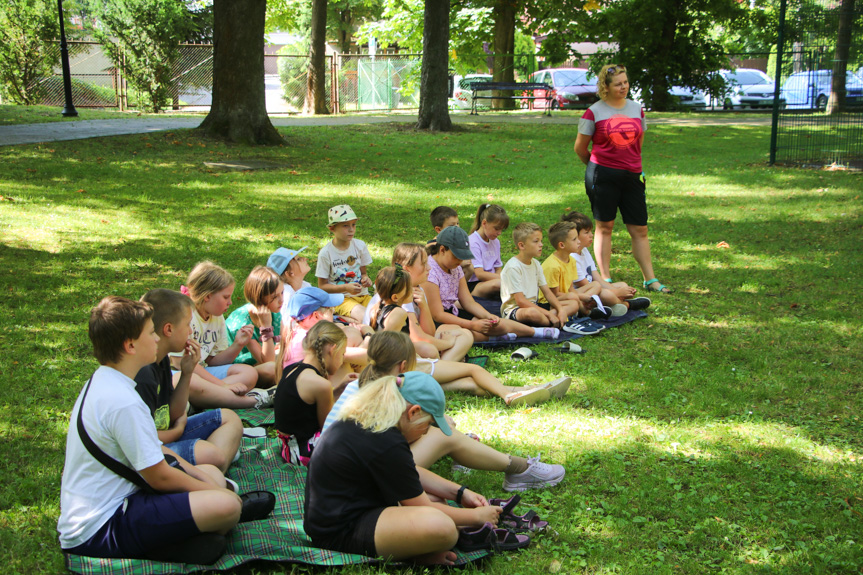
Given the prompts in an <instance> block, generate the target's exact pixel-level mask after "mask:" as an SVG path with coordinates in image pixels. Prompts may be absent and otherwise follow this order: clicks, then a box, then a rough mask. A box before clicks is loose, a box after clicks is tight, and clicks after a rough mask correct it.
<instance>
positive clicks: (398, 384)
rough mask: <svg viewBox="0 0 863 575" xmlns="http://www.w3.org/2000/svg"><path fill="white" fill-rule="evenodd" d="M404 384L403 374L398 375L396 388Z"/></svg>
mask: <svg viewBox="0 0 863 575" xmlns="http://www.w3.org/2000/svg"><path fill="white" fill-rule="evenodd" d="M404 382H405V374H403V373H400V374H398V375H397V376H396V387H399V388H400V387H401V386H402V384H403V383H404Z"/></svg>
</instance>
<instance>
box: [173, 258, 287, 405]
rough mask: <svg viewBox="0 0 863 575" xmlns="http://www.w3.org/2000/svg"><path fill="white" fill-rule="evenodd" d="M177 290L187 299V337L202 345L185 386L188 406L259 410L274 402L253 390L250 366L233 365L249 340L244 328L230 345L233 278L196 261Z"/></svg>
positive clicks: (254, 375)
mask: <svg viewBox="0 0 863 575" xmlns="http://www.w3.org/2000/svg"><path fill="white" fill-rule="evenodd" d="M186 284H187V285H185V286H182V287H181V289H180V291H181V292H183V293H184V294H186V295H188V296H189V297H190V298H191V300H192V303H194V305H195V307H194V309H193V310H192V321H191V323H190V325H191V329H192V338H193V339H194V340H195V341H197V342H198V345H200V346H201V362H200V364H199V365H197V366H196V367H195V373H194V374H193V375H192V381H191V384H190V387H189V402H190V403H191V404H192V405H193V406H194V407H196V408H198V409H209V408H213V407H228V408H231V409H242V408H250V407H254V408H262V407H270V406H271V405H272V404H273V396H272V393H270V392H269V391H264V390H258V389H254V387H255V385H256V384H257V382H258V372H257V371H256V370H255V368H254V367H252V366H251V365H245V364H240V363H233V361H234V359H236V357H237V355H239V353H240V351H241V350H242V349H243V348H244V347H245V346H246V343H248V341H249V339H251V337H252V333H253V329H252V327H251V326H244V327H243V328H241V329H240V330H238V332H237V333H236V335H235V337H234V340H233V343H230V342H229V338H228V328H227V326H226V325H225V317H224V313H225V312H226V311H228V308H229V307H231V296H232V295H233V293H234V286H235V282H234V277H233V276H232V275H231V274H230V273H228V271H227V270H225V269H223V268H222V267H220V266H218V265H216V264H214V263H213V262H211V261H203V262H200V263H198V264H197V265H196V266H195V267H194V268H192V271H191V272H190V273H189V277H188V279H187V280H186Z"/></svg>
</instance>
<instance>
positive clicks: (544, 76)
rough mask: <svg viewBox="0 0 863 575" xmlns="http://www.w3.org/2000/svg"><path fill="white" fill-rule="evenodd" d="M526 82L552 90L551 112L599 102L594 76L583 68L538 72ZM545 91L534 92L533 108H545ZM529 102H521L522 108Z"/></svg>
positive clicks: (553, 69)
mask: <svg viewBox="0 0 863 575" xmlns="http://www.w3.org/2000/svg"><path fill="white" fill-rule="evenodd" d="M528 82H540V83H544V84H548V85H549V86H551V87H552V88H553V91H552V99H551V108H552V110H554V109H557V108H561V109H571V108H589V107H590V105H591V104H593V103H594V102H597V101H598V100H599V96H598V95H597V93H596V76H594V75H593V73H592V72H591V71H590V70H587V69H585V68H552V69H549V70H540V71H539V72H534V73H533V74H531V75H530V78H529V79H528ZM545 93H546V91H545V90H534V91H533V96H534V97H535V98H537V99H536V100H533V106H534V108H545V103H546V101H545V100H544V99H543V97H544V96H545ZM529 103H530V100H523V101H522V106H525V107H526V106H527V105H528V104H529Z"/></svg>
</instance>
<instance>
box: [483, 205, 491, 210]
mask: <svg viewBox="0 0 863 575" xmlns="http://www.w3.org/2000/svg"><path fill="white" fill-rule="evenodd" d="M490 207H491V204H485V205H484V206H483V207H482V209H484V210H487V209H489V208H490Z"/></svg>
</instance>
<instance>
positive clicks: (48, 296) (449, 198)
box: [0, 118, 863, 575]
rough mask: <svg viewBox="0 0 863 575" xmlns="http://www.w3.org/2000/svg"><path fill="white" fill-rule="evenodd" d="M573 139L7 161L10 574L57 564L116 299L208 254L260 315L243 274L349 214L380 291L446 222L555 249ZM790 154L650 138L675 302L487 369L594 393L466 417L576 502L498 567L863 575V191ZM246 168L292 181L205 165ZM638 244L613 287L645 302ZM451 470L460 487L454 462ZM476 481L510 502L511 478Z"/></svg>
mask: <svg viewBox="0 0 863 575" xmlns="http://www.w3.org/2000/svg"><path fill="white" fill-rule="evenodd" d="M481 119H482V118H480V121H481ZM0 121H2V120H0ZM575 130H576V128H575V126H572V125H570V126H563V127H561V126H554V125H544V126H533V125H529V124H494V125H485V124H472V125H466V126H459V129H458V131H455V132H452V133H449V134H427V133H417V132H415V131H413V130H412V129H410V128H409V127H408V126H406V125H400V124H391V125H390V124H388V125H366V126H348V127H337V128H326V127H317V128H291V129H282V130H281V131H282V133H283V134H284V135H285V137H286V138H287V140H288V141H289V143H290V145H289V146H285V147H281V148H272V149H257V148H245V147H231V146H226V145H223V144H220V143H214V142H210V141H202V140H199V139H197V138H196V137H195V136H194V135H193V133H191V132H186V131H181V132H175V133H168V134H154V135H148V136H125V137H115V138H105V139H92V140H85V141H73V142H58V143H52V144H48V145H41V146H37V145H31V146H20V147H4V148H0V238H2V242H0V270H2V277H3V278H4V280H3V284H2V290H0V303H2V310H3V313H2V315H0V346H2V349H3V358H2V360H0V375H2V381H3V385H2V387H0V462H2V467H0V470H2V472H0V473H2V476H0V477H2V481H0V564H2V565H3V570H4V572H10V573H12V572H17V573H55V572H58V571H61V570H62V568H63V563H62V557H61V554H60V551H59V547H58V544H57V536H56V531H55V525H56V521H57V516H58V513H59V489H60V475H61V472H62V467H63V457H64V446H65V433H66V429H67V426H68V420H69V413H70V410H71V408H72V405H73V403H74V400H75V397H76V396H77V394H78V392H79V390H80V389H81V387H82V385H83V383H84V382H85V381H86V378H87V377H88V376H89V375H90V373H91V372H92V371H93V369H94V368H95V367H96V362H95V360H94V359H93V358H92V357H91V355H90V344H89V341H88V338H87V334H86V321H87V314H88V311H89V309H90V308H91V307H92V306H93V305H94V304H95V303H96V302H97V301H98V300H99V299H100V298H101V297H103V296H105V295H108V294H118V295H123V296H127V297H131V298H138V297H139V296H140V295H141V294H142V293H143V292H145V291H146V290H147V289H150V288H153V287H170V288H174V289H177V288H178V287H179V285H180V283H181V282H183V281H184V279H185V276H186V274H187V273H188V271H189V270H190V269H191V267H192V266H193V265H194V264H195V263H196V262H197V261H199V260H201V259H205V258H209V259H212V260H214V261H216V262H218V263H220V264H222V265H223V266H225V267H226V268H228V269H229V270H230V271H231V272H233V273H234V274H235V276H236V277H237V278H238V280H239V283H238V285H237V288H236V291H235V299H234V301H235V305H239V303H240V302H241V301H242V279H243V278H244V277H245V276H246V275H247V274H248V272H249V271H250V270H251V268H252V267H253V266H254V265H256V264H261V263H264V262H265V261H266V258H267V256H268V254H270V253H271V252H272V251H273V250H274V249H275V248H276V247H278V246H280V245H284V246H288V247H293V248H298V247H300V246H304V245H308V246H310V250H309V251H310V255H312V256H313V255H314V253H315V252H316V251H317V250H318V249H319V248H320V247H321V246H322V245H323V244H324V243H325V242H326V241H327V239H328V233H327V229H326V227H325V223H326V210H327V208H328V207H330V206H332V205H334V204H337V203H344V202H347V203H350V204H351V206H352V207H353V208H354V210H355V211H356V212H357V213H358V215H359V217H360V221H359V226H358V232H357V236H358V237H359V238H360V239H363V240H365V241H366V242H368V244H369V247H370V250H371V252H372V255H373V257H374V259H375V261H374V264H373V266H372V275H374V272H375V271H376V270H377V269H378V268H380V267H382V266H384V265H385V264H386V263H387V262H388V260H389V256H390V251H391V249H392V247H393V246H394V245H395V244H396V243H397V242H399V241H404V240H413V241H423V240H426V239H428V238H429V237H431V236H432V231H431V229H430V225H429V221H428V213H429V211H430V210H431V208H433V207H434V206H436V205H439V204H448V205H451V206H453V207H455V208H456V209H457V210H459V212H460V214H461V223H462V226H463V227H465V228H467V227H468V226H469V220H470V218H471V213H472V212H473V211H474V210H475V209H476V207H477V205H478V204H479V203H480V202H485V201H494V202H497V203H500V204H502V205H504V206H505V207H506V208H507V210H508V212H509V214H510V217H511V219H512V221H513V223H518V222H520V221H526V220H530V221H535V222H537V223H539V224H541V225H542V226H543V227H544V228H547V227H548V226H549V225H550V224H551V223H553V222H554V221H555V220H556V219H557V218H558V217H559V215H560V214H561V213H562V212H563V211H564V210H566V209H570V208H571V209H574V210H581V211H586V210H587V208H588V205H587V200H586V197H585V194H584V188H583V184H582V181H583V174H584V168H583V166H582V165H581V164H580V163H579V162H578V161H577V160H576V158H575V155H574V153H573V151H572V145H573V140H574V137H575ZM768 138H769V128H768V127H745V126H724V127H721V128H719V127H715V126H714V127H710V126H706V127H704V126H703V127H698V126H675V125H668V124H665V125H657V126H654V127H652V128H651V129H650V130H649V131H648V133H647V136H646V141H645V146H644V148H645V169H646V172H647V174H648V201H649V206H650V213H651V216H652V219H651V238H652V247H653V253H654V264H655V267H656V268H657V270H658V274H659V278H660V279H661V280H662V281H663V282H664V283H666V284H667V285H670V286H673V287H675V288H676V290H677V293H675V294H673V295H669V296H664V295H660V296H656V297H654V298H653V305H652V306H651V308H650V309H649V313H650V316H649V317H648V318H647V319H646V320H640V321H638V322H635V323H633V324H630V325H628V326H624V327H622V328H620V329H615V330H608V332H606V333H604V334H603V335H600V336H598V337H593V338H589V339H586V340H581V342H580V343H582V345H583V346H584V347H585V348H586V349H587V350H588V353H587V354H586V355H582V356H564V355H559V354H557V353H556V352H555V351H554V350H553V348H552V346H550V345H545V346H538V348H537V349H538V351H539V353H540V357H539V358H538V359H536V360H532V361H530V362H527V363H513V362H512V361H510V360H509V357H508V353H507V352H500V353H494V354H492V362H491V365H490V369H491V370H492V371H493V372H494V373H496V374H498V375H499V376H500V377H502V378H505V379H506V380H508V381H511V382H516V383H517V384H523V383H530V382H533V381H536V380H540V379H547V378H549V377H551V376H552V375H555V374H558V373H561V372H564V373H567V374H570V375H572V376H573V378H574V383H573V386H572V388H571V390H570V392H569V393H568V395H567V397H566V399H565V400H563V401H561V402H557V403H548V404H545V405H542V406H539V407H537V408H534V409H528V410H508V409H506V408H505V407H504V406H503V404H502V402H500V401H497V400H491V399H477V398H471V397H464V396H452V397H451V398H450V409H451V412H452V414H453V416H454V417H455V418H456V420H457V422H458V424H459V426H460V427H461V428H462V429H464V430H470V431H473V432H475V433H477V434H479V435H480V436H481V437H482V438H483V440H484V441H486V442H488V443H490V444H491V445H493V446H495V447H497V448H499V449H501V450H506V451H509V452H512V453H516V454H521V455H525V456H532V455H536V454H538V453H542V455H543V458H544V460H548V461H551V462H557V463H562V464H564V465H565V466H566V468H567V478H566V479H565V481H564V482H563V483H562V484H561V485H559V486H558V487H556V488H554V489H550V490H546V491H538V492H528V493H526V494H524V497H523V499H524V503H523V504H522V505H523V506H524V505H527V506H532V507H533V508H535V509H537V511H538V512H539V514H540V516H541V517H543V518H544V519H548V520H549V521H551V524H552V526H553V527H554V531H555V533H553V534H548V535H543V536H539V537H537V538H536V539H535V541H534V543H533V544H532V545H531V547H530V548H529V549H527V550H525V551H523V552H520V553H514V554H507V555H504V556H500V557H497V558H494V559H492V560H491V561H489V562H487V563H485V564H484V565H482V566H481V567H480V569H482V571H483V572H487V573H493V574H500V575H503V574H507V575H509V574H516V573H521V574H540V573H548V572H552V573H556V572H561V573H612V572H614V573H647V574H650V575H655V574H658V573H686V574H688V573H714V572H732V573H737V572H739V573H773V572H783V573H860V570H861V568H863V547H861V543H863V517H861V512H863V480H861V457H863V422H861V419H860V418H861V412H863V399H861V375H860V374H861V371H863V346H861V336H863V330H861V313H860V308H859V304H857V303H855V301H856V299H855V298H856V296H854V295H853V294H854V293H855V292H854V290H855V289H856V288H855V286H858V285H860V284H861V283H863V268H861V258H860V246H861V245H863V221H861V203H860V193H861V190H863V175H861V174H859V173H850V172H840V171H835V172H827V171H798V170H790V169H773V168H768V167H767V166H766V158H767V150H768ZM239 159H243V160H261V161H266V162H273V163H277V164H279V165H280V166H282V168H281V169H276V170H269V171H250V172H224V171H214V170H213V169H210V168H208V167H207V166H206V165H205V164H204V162H211V161H217V162H227V161H232V160H239ZM622 228H623V226H622V225H620V226H619V229H618V230H617V232H616V235H615V238H614V255H613V262H612V267H613V271H614V278H615V279H616V280H625V281H627V282H629V283H630V284H632V285H639V286H640V277H638V272H637V267H636V265H635V263H634V260H633V259H632V257H631V255H630V253H629V243H628V241H627V239H628V238H627V237H626V234H625V231H623V229H622ZM509 237H510V236H509V234H505V235H504V236H502V240H504V241H503V245H504V246H505V247H504V250H505V252H507V253H505V254H504V255H505V256H506V255H508V254H509V253H511V251H512V247H511V241H509V240H508V238H509ZM722 242H725V243H722ZM546 249H547V250H548V248H546ZM547 253H548V251H547ZM839 288H842V289H841V290H840V289H839ZM436 470H437V471H439V472H441V473H442V474H444V475H447V476H449V475H451V472H450V466H449V461H444V462H442V463H441V464H439V465H438V467H437V468H436ZM456 479H457V480H460V481H463V482H466V483H468V484H469V485H470V486H471V487H472V488H474V489H475V490H477V491H481V492H483V493H485V494H486V495H488V496H490V497H491V496H501V495H502V494H503V491H502V489H501V481H502V477H501V476H500V474H495V473H486V472H473V473H471V474H470V475H468V476H467V477H463V476H459V477H457V478H456ZM526 508H527V507H525V509H526ZM259 568H260V567H259ZM271 569H272V571H269V570H264V571H263V572H265V573H269V572H274V573H280V572H285V571H291V569H290V568H286V569H283V568H280V567H278V566H274V567H272V568H271ZM295 571H304V570H303V569H295ZM255 572H258V571H255ZM346 572H347V573H360V572H362V573H366V572H374V570H370V569H368V568H365V569H360V568H352V569H347V570H346Z"/></svg>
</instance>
